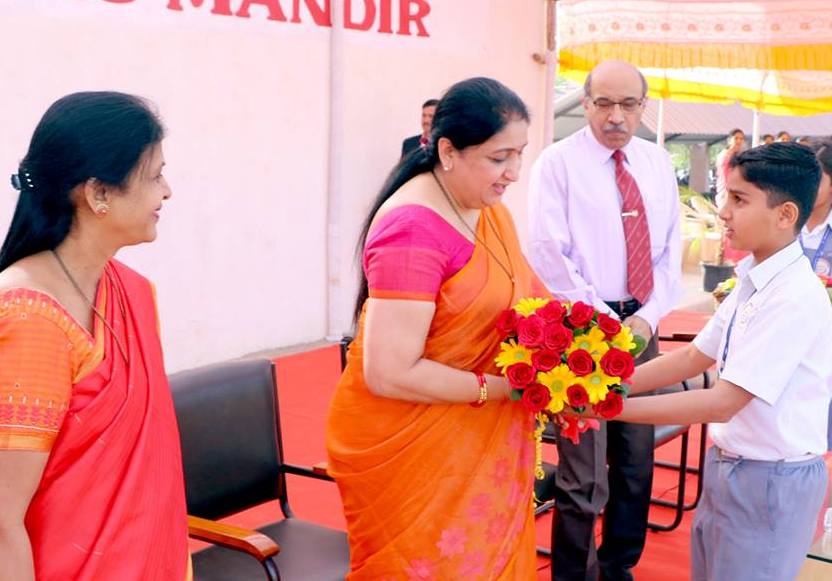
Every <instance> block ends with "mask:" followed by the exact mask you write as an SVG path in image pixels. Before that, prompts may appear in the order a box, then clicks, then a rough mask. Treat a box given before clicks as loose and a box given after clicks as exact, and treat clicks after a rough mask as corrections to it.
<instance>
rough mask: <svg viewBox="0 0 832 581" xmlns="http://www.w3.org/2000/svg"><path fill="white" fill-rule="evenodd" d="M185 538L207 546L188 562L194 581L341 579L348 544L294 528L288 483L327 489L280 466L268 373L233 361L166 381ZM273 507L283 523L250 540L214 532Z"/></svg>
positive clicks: (301, 470) (235, 531)
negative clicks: (229, 519) (302, 481)
mask: <svg viewBox="0 0 832 581" xmlns="http://www.w3.org/2000/svg"><path fill="white" fill-rule="evenodd" d="M170 383H171V390H172V393H173V399H174V405H175V407H176V415H177V419H178V421H179V431H180V437H181V442H182V459H183V465H184V472H185V491H186V496H187V503H188V513H189V517H188V525H189V533H190V535H191V536H192V537H194V538H197V539H200V540H203V541H208V542H210V543H213V544H215V545H216V546H215V547H211V548H208V549H205V550H202V551H199V552H197V553H195V554H194V555H193V564H194V575H195V579H197V580H199V581H220V580H224V581H225V580H236V579H247V580H248V579H270V580H277V579H282V580H283V581H292V580H304V581H305V580H308V579H316V580H322V581H326V580H335V579H343V578H344V576H345V575H346V573H347V571H348V570H349V549H348V545H347V536H346V534H345V533H343V532H341V531H336V530H333V529H330V528H327V527H323V526H319V525H316V524H313V523H310V522H307V521H304V520H301V519H298V518H295V517H294V515H293V513H292V510H291V508H290V506H289V498H288V494H287V490H286V474H297V475H301V476H307V477H310V478H316V479H320V480H331V478H330V477H329V476H327V475H326V472H325V470H314V469H311V468H305V467H301V466H294V465H291V464H288V463H286V462H284V460H283V446H282V440H281V427H280V420H279V418H280V414H279V410H278V405H277V387H276V380H275V375H274V366H273V365H272V363H271V361H269V360H247V361H233V362H228V363H221V364H217V365H211V366H207V367H202V368H198V369H194V370H190V371H184V372H181V373H177V374H175V375H173V376H171V378H170ZM271 500H277V501H279V503H280V507H281V509H282V512H283V515H282V516H283V517H284V518H282V519H281V520H278V521H276V522H274V523H272V524H269V525H267V526H265V527H262V528H260V529H259V530H258V531H250V530H246V529H242V528H239V527H233V526H229V525H225V524H222V523H217V522H214V521H213V520H212V519H218V518H223V517H226V516H229V515H232V514H234V513H237V512H239V511H241V510H245V509H247V508H251V507H254V506H257V505H260V504H262V503H264V502H268V501H271Z"/></svg>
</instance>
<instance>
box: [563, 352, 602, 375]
mask: <svg viewBox="0 0 832 581" xmlns="http://www.w3.org/2000/svg"><path fill="white" fill-rule="evenodd" d="M566 364H567V365H568V366H569V369H571V370H572V373H574V374H575V375H577V376H578V377H581V376H583V375H589V374H590V373H592V371H593V370H594V369H595V361H593V359H592V355H590V354H589V351H587V350H586V349H576V350H575V351H573V352H572V353H570V354H569V357H567V358H566Z"/></svg>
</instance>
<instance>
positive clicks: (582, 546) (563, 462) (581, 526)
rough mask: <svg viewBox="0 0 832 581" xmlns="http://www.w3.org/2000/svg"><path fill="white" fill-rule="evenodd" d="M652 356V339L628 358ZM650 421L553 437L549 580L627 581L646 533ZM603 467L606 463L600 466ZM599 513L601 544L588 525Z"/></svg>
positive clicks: (655, 348)
mask: <svg viewBox="0 0 832 581" xmlns="http://www.w3.org/2000/svg"><path fill="white" fill-rule="evenodd" d="M657 355H658V341H657V339H656V337H655V336H654V337H653V338H652V339H651V341H650V343H649V344H648V346H647V349H646V350H645V351H644V353H642V355H641V356H640V357H639V358H638V360H637V361H636V364H641V363H644V362H645V361H648V360H650V359H653V358H654V357H656V356H657ZM653 444H654V437H653V426H651V425H640V424H629V423H625V422H616V421H611V422H601V429H600V430H599V431H597V432H596V431H593V430H589V431H587V432H584V433H583V434H581V440H580V442H579V443H578V444H577V445H574V444H572V442H570V441H569V440H568V439H567V438H558V444H557V447H558V470H557V476H556V480H555V483H556V492H555V516H554V519H555V520H554V525H553V527H552V579H553V580H557V581H596V580H597V579H599V577H600V578H601V579H604V580H619V579H632V578H633V577H632V574H631V573H630V569H631V568H632V567H634V566H635V564H636V563H638V560H639V558H640V557H641V553H642V551H643V550H644V541H645V539H646V537H647V513H648V511H649V509H650V494H651V488H652V485H653ZM607 466H609V468H608V467H607ZM605 506H606V509H605V511H604V522H603V533H602V540H601V546H600V547H599V548H598V549H597V550H596V547H595V522H596V520H597V518H598V515H599V514H600V512H601V510H602V509H604V507H605Z"/></svg>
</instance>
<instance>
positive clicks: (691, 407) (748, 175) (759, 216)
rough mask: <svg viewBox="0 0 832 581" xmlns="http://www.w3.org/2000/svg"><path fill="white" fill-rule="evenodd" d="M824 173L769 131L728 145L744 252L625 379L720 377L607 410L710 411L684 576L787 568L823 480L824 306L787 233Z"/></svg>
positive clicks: (668, 418) (681, 417) (631, 417)
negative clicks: (727, 277) (689, 316)
mask: <svg viewBox="0 0 832 581" xmlns="http://www.w3.org/2000/svg"><path fill="white" fill-rule="evenodd" d="M819 181H820V168H819V166H818V164H817V162H816V160H815V158H814V155H813V154H812V152H811V151H810V150H809V149H808V148H805V147H802V146H800V145H796V144H790V143H775V144H772V145H767V146H763V147H758V148H754V149H751V150H748V151H746V152H743V153H740V154H738V155H737V156H735V157H734V158H733V159H732V160H731V163H730V171H729V174H728V180H727V186H728V187H727V189H728V196H727V199H726V202H725V204H724V206H722V207H721V208H720V213H719V215H720V218H721V219H722V220H723V221H724V222H725V227H726V236H727V237H728V239H729V240H730V242H731V245H732V247H733V248H735V249H738V250H748V251H750V252H751V256H748V257H747V258H745V259H744V260H743V261H742V262H740V264H739V265H738V266H737V269H736V270H737V276H738V279H739V281H738V284H737V287H736V288H735V289H734V291H733V292H732V293H731V294H730V295H729V296H728V298H726V299H725V301H723V303H722V305H721V306H720V308H719V310H717V312H716V313H715V314H714V316H713V318H712V319H711V320H710V322H709V323H708V325H707V326H706V327H705V328H704V329H703V330H702V332H701V333H699V335H698V336H697V337H696V339H695V340H694V341H693V343H692V344H690V345H688V346H686V347H685V348H683V349H679V350H677V351H673V352H672V353H669V354H667V355H664V356H662V357H659V358H658V359H654V360H653V361H650V362H649V363H646V364H644V365H642V366H640V367H637V368H636V371H635V373H634V375H633V377H632V384H633V388H632V390H631V393H639V392H644V391H650V390H653V389H656V388H658V387H662V386H666V385H672V384H674V383H678V382H679V381H681V380H683V379H687V378H689V377H695V376H696V375H698V374H701V373H702V372H703V371H705V370H706V369H709V368H710V367H711V366H712V365H713V364H714V363H716V365H717V369H718V371H719V379H718V381H717V382H716V385H715V386H714V387H713V388H712V389H709V390H697V391H690V392H682V393H673V394H667V395H657V396H650V397H641V398H635V399H630V400H628V401H627V402H626V404H625V406H624V411H623V413H622V414H621V415H620V416H619V417H618V418H616V419H619V420H621V421H626V422H637V423H655V424H693V423H704V422H714V424H713V425H712V426H711V431H710V434H711V438H712V440H713V442H714V446H713V447H712V448H711V449H710V450H709V451H708V456H707V466H706V469H705V476H704V478H705V481H704V492H703V496H702V502H701V504H700V505H699V508H698V509H697V511H696V515H695V517H694V521H693V530H692V532H691V552H692V559H691V561H692V576H691V578H692V579H693V580H694V581H699V580H708V581H739V580H749V581H751V580H753V581H766V580H771V581H783V580H787V579H793V578H794V577H795V576H796V575H797V573H798V571H799V569H800V567H801V565H802V563H803V560H804V558H805V556H806V551H807V550H808V548H809V546H810V545H811V542H812V535H813V533H814V530H815V523H816V519H817V515H818V513H819V511H820V509H821V505H822V503H823V499H824V497H825V492H826V486H827V472H826V468H825V465H824V462H823V459H822V457H821V455H822V454H823V453H824V452H825V451H826V447H827V446H826V428H827V420H828V417H827V412H828V409H829V402H830V385H832V384H831V383H830V380H832V306H830V302H829V297H828V295H827V294H826V291H825V289H824V288H823V286H822V284H821V283H820V282H819V280H818V278H817V276H816V275H815V273H814V272H812V268H811V266H810V264H809V261H808V259H807V258H806V257H805V256H804V255H803V252H802V250H801V247H800V243H799V242H798V241H797V234H798V232H800V229H801V228H802V227H803V225H804V224H805V222H806V220H807V218H808V217H809V214H810V212H811V211H812V206H813V205H814V202H815V196H816V194H817V190H818V183H819Z"/></svg>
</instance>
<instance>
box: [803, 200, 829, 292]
mask: <svg viewBox="0 0 832 581" xmlns="http://www.w3.org/2000/svg"><path fill="white" fill-rule="evenodd" d="M827 228H832V211H830V212H829V214H827V215H826V220H824V221H823V222H821V223H820V224H818V225H817V226H815V229H814V230H811V231H810V230H809V227H808V226H806V225H805V224H804V225H803V229H802V230H801V231H800V239H801V240H802V241H803V249H804V250H803V252H804V254H807V256H808V255H809V254H811V255H812V258H814V255H815V252H816V251H817V249H818V246H820V243H821V242H822V241H823V235H824V233H825V232H826V229H827ZM815 272H817V273H818V274H822V275H824V276H832V233H830V235H829V236H828V237H827V239H826V245H825V246H824V247H823V252H822V256H820V257H819V258H818V260H817V262H816V265H815Z"/></svg>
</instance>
